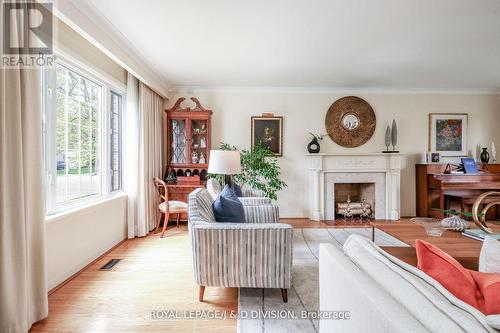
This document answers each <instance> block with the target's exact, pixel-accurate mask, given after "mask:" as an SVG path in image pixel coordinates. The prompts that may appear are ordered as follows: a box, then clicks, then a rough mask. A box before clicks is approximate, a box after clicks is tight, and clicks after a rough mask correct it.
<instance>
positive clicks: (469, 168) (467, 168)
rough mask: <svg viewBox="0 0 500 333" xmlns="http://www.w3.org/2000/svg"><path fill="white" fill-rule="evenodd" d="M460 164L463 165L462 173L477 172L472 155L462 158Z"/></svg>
mask: <svg viewBox="0 0 500 333" xmlns="http://www.w3.org/2000/svg"><path fill="white" fill-rule="evenodd" d="M462 165H463V166H464V173H478V170H477V165H476V161H474V159H473V158H472V157H464V158H462Z"/></svg>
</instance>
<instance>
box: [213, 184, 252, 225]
mask: <svg viewBox="0 0 500 333" xmlns="http://www.w3.org/2000/svg"><path fill="white" fill-rule="evenodd" d="M212 210H213V211H214V215H215V221H217V222H245V211H244V210H243V205H242V204H241V201H240V200H239V199H238V197H237V196H236V194H234V192H233V190H232V189H231V188H230V187H229V186H228V185H226V186H224V189H223V190H222V192H220V194H219V196H218V197H217V199H215V201H214V202H213V203H212Z"/></svg>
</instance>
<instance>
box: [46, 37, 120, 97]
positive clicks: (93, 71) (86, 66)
mask: <svg viewBox="0 0 500 333" xmlns="http://www.w3.org/2000/svg"><path fill="white" fill-rule="evenodd" d="M54 53H55V54H56V61H58V60H62V61H63V62H69V63H70V64H71V65H72V66H73V67H77V68H82V69H83V70H84V71H85V72H88V75H90V76H95V77H97V78H98V79H99V80H101V81H104V82H107V83H109V84H110V85H111V86H113V87H116V90H118V91H117V92H119V93H124V91H126V90H127V85H126V84H124V83H123V82H120V81H119V80H117V79H116V78H114V77H113V76H111V75H109V74H108V73H107V72H105V71H103V70H101V69H100V68H98V67H94V66H92V63H90V62H87V61H85V60H83V61H82V60H80V59H76V58H75V57H73V56H71V55H70V54H69V53H67V52H65V51H64V50H62V49H61V48H59V47H56V46H54Z"/></svg>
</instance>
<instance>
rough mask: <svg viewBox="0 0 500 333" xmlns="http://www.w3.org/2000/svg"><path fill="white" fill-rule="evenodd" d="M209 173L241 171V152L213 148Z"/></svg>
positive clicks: (235, 173) (222, 173) (231, 173)
mask: <svg viewBox="0 0 500 333" xmlns="http://www.w3.org/2000/svg"><path fill="white" fill-rule="evenodd" d="M208 173H211V174H219V175H237V174H239V173H241V163H240V153H239V152H237V151H232V150H211V151H210V162H209V163H208Z"/></svg>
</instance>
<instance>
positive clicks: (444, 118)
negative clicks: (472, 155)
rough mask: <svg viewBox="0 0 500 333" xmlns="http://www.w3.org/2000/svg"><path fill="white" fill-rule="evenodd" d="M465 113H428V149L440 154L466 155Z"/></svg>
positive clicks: (466, 121)
mask: <svg viewBox="0 0 500 333" xmlns="http://www.w3.org/2000/svg"><path fill="white" fill-rule="evenodd" d="M467 123H468V116H467V114H466V113H430V114H429V150H430V151H433V152H434V151H435V152H438V153H440V154H441V156H467V127H468V124H467Z"/></svg>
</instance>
